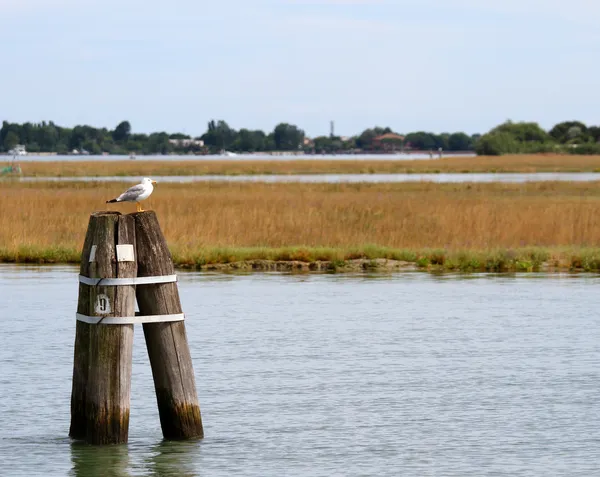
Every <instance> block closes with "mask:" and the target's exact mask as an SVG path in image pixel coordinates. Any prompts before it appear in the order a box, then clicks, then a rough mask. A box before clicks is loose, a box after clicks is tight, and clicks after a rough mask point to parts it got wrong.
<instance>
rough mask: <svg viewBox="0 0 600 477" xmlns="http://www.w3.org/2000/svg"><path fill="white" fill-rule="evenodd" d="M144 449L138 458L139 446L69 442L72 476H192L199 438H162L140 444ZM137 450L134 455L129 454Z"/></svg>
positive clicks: (194, 476)
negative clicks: (178, 440)
mask: <svg viewBox="0 0 600 477" xmlns="http://www.w3.org/2000/svg"><path fill="white" fill-rule="evenodd" d="M141 448H142V449H144V452H143V453H142V455H143V457H142V458H141V459H140V454H139V450H140V446H138V445H136V444H132V443H131V442H130V444H129V445H126V444H124V445H113V446H110V445H109V446H90V445H86V444H82V443H79V442H78V443H72V444H71V461H72V464H73V467H72V469H71V473H70V475H71V476H73V477H94V476H98V477H132V476H134V475H152V476H157V477H165V476H181V477H196V476H198V475H199V474H198V473H197V472H196V470H195V469H196V467H197V465H198V462H199V461H200V456H199V454H200V441H188V442H186V441H183V442H172V441H162V442H160V443H158V444H156V445H154V446H151V447H149V448H148V447H147V446H146V445H145V444H144V445H142V446H141ZM130 451H131V453H132V454H136V453H137V459H131V458H130Z"/></svg>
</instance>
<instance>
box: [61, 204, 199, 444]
mask: <svg viewBox="0 0 600 477" xmlns="http://www.w3.org/2000/svg"><path fill="white" fill-rule="evenodd" d="M136 231H139V233H140V238H139V239H138V238H137V236H136ZM79 281H80V284H79V300H78V305H77V326H76V335H75V351H74V362H73V384H72V392H71V426H70V430H69V436H70V437H72V438H74V439H78V440H83V441H85V442H87V443H89V444H119V443H126V442H127V440H128V434H129V406H130V393H131V361H132V349H133V325H134V324H135V323H142V324H143V326H144V335H145V337H146V346H147V348H148V355H149V357H150V363H151V366H152V374H153V377H154V383H155V389H156V394H157V401H158V408H159V415H160V421H161V427H162V430H163V435H164V437H165V438H167V439H191V438H201V437H204V432H203V428H202V419H201V415H200V406H199V404H198V397H197V393H196V385H195V379H194V372H193V368H192V360H191V355H190V351H189V347H188V342H187V337H186V334H185V324H184V321H183V319H184V315H183V312H182V309H181V303H180V301H179V293H178V290H177V284H176V283H175V282H176V277H175V274H174V267H173V262H172V260H171V256H170V254H169V251H168V248H167V245H166V242H165V240H164V237H163V235H162V232H161V230H160V226H159V224H158V220H157V218H156V215H155V214H154V212H139V213H136V214H129V215H121V214H120V213H118V212H97V213H94V214H92V215H91V217H90V221H89V225H88V230H87V234H86V238H85V243H84V246H83V251H82V259H81V267H80V277H79ZM136 296H137V299H138V305H139V308H140V312H139V314H136V313H135V300H136Z"/></svg>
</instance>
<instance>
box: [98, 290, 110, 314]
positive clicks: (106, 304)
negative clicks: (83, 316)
mask: <svg viewBox="0 0 600 477" xmlns="http://www.w3.org/2000/svg"><path fill="white" fill-rule="evenodd" d="M94 311H95V312H96V313H97V314H98V315H110V314H111V313H112V308H111V306H110V298H108V296H107V295H98V296H97V297H96V306H95V307H94Z"/></svg>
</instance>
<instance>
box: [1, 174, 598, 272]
mask: <svg viewBox="0 0 600 477" xmlns="http://www.w3.org/2000/svg"><path fill="white" fill-rule="evenodd" d="M599 186H600V182H585V183H580V182H539V183H523V184H502V183H485V184H483V183H482V184H471V183H465V184H434V183H429V182H428V183H396V184H394V183H387V184H384V183H382V184H366V183H358V184H345V183H336V184H297V183H292V184H264V183H226V182H218V183H196V184H159V185H158V186H157V188H156V191H155V193H154V194H153V195H152V197H150V199H149V200H148V201H147V203H145V204H144V206H145V208H146V209H154V210H155V211H156V213H157V215H158V218H159V221H160V223H161V227H162V229H163V232H164V234H165V237H166V239H167V242H168V244H169V247H170V249H171V251H172V254H173V258H174V261H175V263H176V265H177V266H178V267H181V268H192V269H201V270H208V269H219V270H298V271H304V270H307V271H311V270H313V271H346V270H347V271H354V270H396V269H402V270H409V269H421V270H458V271H493V272H498V271H527V270H529V271H535V270H546V269H556V270H564V271H567V270H575V271H581V270H584V271H599V270H600V187H599ZM122 189H123V184H122V183H99V182H94V181H91V182H39V183H31V182H30V183H24V182H8V183H3V184H2V187H0V210H1V211H2V213H1V214H0V262H11V263H78V262H79V260H80V257H79V254H80V250H81V246H82V241H83V238H84V235H85V230H86V228H87V223H88V220H89V215H90V213H92V212H94V211H99V210H106V208H107V207H108V206H107V204H106V203H105V202H106V199H107V198H111V197H114V196H116V195H118V194H119V193H120V192H121V191H122ZM110 208H111V210H118V211H120V212H121V213H128V212H133V210H135V206H134V205H132V204H111V205H110Z"/></svg>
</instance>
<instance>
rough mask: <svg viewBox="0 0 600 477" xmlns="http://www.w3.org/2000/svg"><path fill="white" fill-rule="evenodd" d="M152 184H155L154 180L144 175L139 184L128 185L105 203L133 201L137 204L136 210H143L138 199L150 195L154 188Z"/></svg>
mask: <svg viewBox="0 0 600 477" xmlns="http://www.w3.org/2000/svg"><path fill="white" fill-rule="evenodd" d="M152 184H156V181H154V180H152V179H150V178H149V177H144V178H143V179H142V182H141V183H140V184H138V185H134V186H133V187H130V188H129V189H127V190H126V191H125V192H123V193H122V194H121V195H120V196H119V197H117V198H115V199H111V200H107V201H106V203H107V204H110V203H113V202H135V204H136V206H137V211H138V212H143V211H144V209H142V206H141V204H140V201H142V200H145V199H147V198H148V197H150V194H152V191H153V190H154V186H153V185H152Z"/></svg>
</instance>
